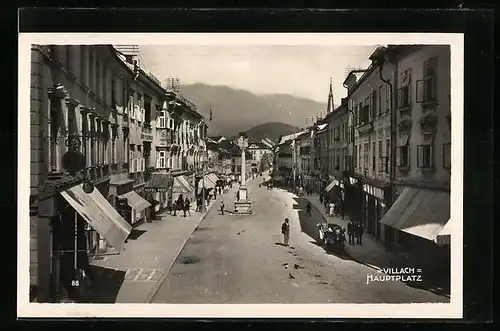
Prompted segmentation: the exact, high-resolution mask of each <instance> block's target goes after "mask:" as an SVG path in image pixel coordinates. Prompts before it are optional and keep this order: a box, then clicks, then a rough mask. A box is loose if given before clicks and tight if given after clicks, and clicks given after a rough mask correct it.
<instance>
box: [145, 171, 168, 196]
mask: <svg viewBox="0 0 500 331" xmlns="http://www.w3.org/2000/svg"><path fill="white" fill-rule="evenodd" d="M173 183H174V179H173V177H172V175H170V174H167V173H155V172H153V173H152V174H151V178H150V179H149V180H148V181H147V182H146V184H145V186H144V191H145V192H152V193H156V192H166V191H168V190H169V189H171V188H172V185H173Z"/></svg>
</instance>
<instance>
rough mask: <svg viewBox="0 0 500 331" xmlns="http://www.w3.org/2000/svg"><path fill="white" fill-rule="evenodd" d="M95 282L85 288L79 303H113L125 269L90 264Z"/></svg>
mask: <svg viewBox="0 0 500 331" xmlns="http://www.w3.org/2000/svg"><path fill="white" fill-rule="evenodd" d="M91 268H92V271H93V273H94V275H95V278H96V284H94V285H93V286H92V287H91V288H89V289H88V290H87V293H85V295H84V296H83V297H82V298H81V300H79V302H80V303H115V302H116V298H117V296H118V291H119V290H120V288H121V286H122V284H123V281H124V280H125V271H121V270H116V269H109V268H103V267H99V266H91Z"/></svg>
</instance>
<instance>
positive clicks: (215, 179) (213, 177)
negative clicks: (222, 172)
mask: <svg viewBox="0 0 500 331" xmlns="http://www.w3.org/2000/svg"><path fill="white" fill-rule="evenodd" d="M208 176H209V177H210V179H211V180H212V182H214V183H217V181H218V180H219V177H217V175H216V174H214V173H211V174H209V175H208Z"/></svg>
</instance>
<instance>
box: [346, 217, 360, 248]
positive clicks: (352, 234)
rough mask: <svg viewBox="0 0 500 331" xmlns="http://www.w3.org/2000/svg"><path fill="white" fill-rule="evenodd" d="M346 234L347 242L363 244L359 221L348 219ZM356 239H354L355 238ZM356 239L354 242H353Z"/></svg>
mask: <svg viewBox="0 0 500 331" xmlns="http://www.w3.org/2000/svg"><path fill="white" fill-rule="evenodd" d="M347 235H348V236H349V244H351V245H356V244H358V245H363V240H362V239H363V225H361V223H359V222H357V223H353V221H349V223H347ZM355 239H356V240H355ZM355 241H356V243H355Z"/></svg>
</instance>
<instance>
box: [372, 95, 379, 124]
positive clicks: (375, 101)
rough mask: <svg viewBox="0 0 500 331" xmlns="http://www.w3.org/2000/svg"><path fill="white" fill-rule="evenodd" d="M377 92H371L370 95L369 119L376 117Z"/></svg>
mask: <svg viewBox="0 0 500 331" xmlns="http://www.w3.org/2000/svg"><path fill="white" fill-rule="evenodd" d="M377 101H378V100H377V91H373V92H372V95H371V114H370V115H371V116H370V117H371V119H372V120H373V119H375V117H377V109H378V106H377Z"/></svg>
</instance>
